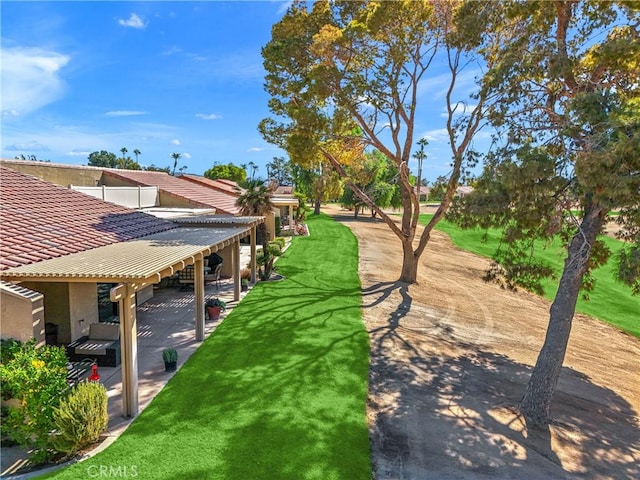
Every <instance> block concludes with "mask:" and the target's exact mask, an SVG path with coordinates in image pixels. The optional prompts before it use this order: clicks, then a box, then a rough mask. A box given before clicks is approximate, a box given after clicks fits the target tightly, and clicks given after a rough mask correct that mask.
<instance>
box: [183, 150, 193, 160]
mask: <svg viewBox="0 0 640 480" xmlns="http://www.w3.org/2000/svg"><path fill="white" fill-rule="evenodd" d="M182 158H186V159H187V160H189V159H190V158H191V154H190V153H189V152H184V153H183V154H182Z"/></svg>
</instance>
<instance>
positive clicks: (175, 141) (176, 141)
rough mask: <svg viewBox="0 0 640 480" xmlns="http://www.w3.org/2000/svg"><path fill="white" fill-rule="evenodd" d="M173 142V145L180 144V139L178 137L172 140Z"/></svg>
mask: <svg viewBox="0 0 640 480" xmlns="http://www.w3.org/2000/svg"><path fill="white" fill-rule="evenodd" d="M171 144H172V145H180V140H178V139H177V138H175V139H173V140H171Z"/></svg>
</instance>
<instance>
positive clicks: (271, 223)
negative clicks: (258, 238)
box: [264, 208, 280, 240]
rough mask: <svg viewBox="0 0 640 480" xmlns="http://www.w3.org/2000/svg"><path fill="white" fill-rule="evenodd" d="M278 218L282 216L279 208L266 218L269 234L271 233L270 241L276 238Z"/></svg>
mask: <svg viewBox="0 0 640 480" xmlns="http://www.w3.org/2000/svg"><path fill="white" fill-rule="evenodd" d="M276 216H278V217H279V216H280V210H279V209H277V208H275V209H274V210H273V211H272V212H271V213H269V214H268V215H266V216H265V217H264V220H265V221H264V223H265V225H266V226H267V232H269V240H273V239H274V238H276Z"/></svg>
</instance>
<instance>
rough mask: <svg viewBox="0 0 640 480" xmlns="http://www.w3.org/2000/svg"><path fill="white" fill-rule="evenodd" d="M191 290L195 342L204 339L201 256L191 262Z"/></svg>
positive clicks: (202, 262) (202, 264)
mask: <svg viewBox="0 0 640 480" xmlns="http://www.w3.org/2000/svg"><path fill="white" fill-rule="evenodd" d="M193 274H194V276H195V277H194V281H193V290H194V293H195V295H194V296H195V302H196V308H195V311H196V342H202V341H203V340H204V261H203V259H202V256H200V258H198V259H196V261H195V263H194V264H193Z"/></svg>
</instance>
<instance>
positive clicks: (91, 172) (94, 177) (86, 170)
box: [2, 160, 102, 187]
mask: <svg viewBox="0 0 640 480" xmlns="http://www.w3.org/2000/svg"><path fill="white" fill-rule="evenodd" d="M2 166H3V167H7V168H12V169H13V170H17V171H19V172H22V173H26V174H29V175H33V176H34V177H37V178H40V179H41V180H45V181H47V182H50V183H55V184H56V185H62V186H63V187H69V185H84V186H87V187H95V186H96V185H98V183H99V181H100V178H101V177H102V170H100V169H98V168H90V167H80V166H70V165H67V166H65V165H61V164H51V163H47V162H25V161H21V160H2Z"/></svg>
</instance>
